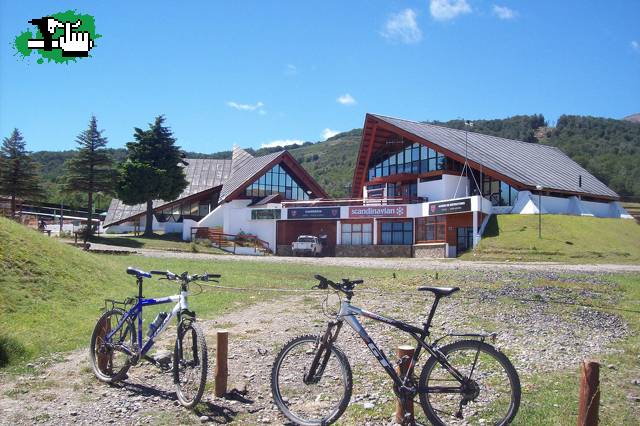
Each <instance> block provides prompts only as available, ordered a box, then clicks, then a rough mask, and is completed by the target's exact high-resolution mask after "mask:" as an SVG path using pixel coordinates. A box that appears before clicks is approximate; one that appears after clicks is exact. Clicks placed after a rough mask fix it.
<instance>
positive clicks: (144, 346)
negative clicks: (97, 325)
mask: <svg viewBox="0 0 640 426" xmlns="http://www.w3.org/2000/svg"><path fill="white" fill-rule="evenodd" d="M138 288H139V292H138V299H137V303H136V304H135V305H134V306H133V307H132V308H131V309H129V311H128V312H126V313H125V314H124V315H123V316H122V318H121V319H120V321H119V322H118V324H117V325H116V327H115V328H114V329H113V330H111V331H110V332H109V333H107V335H106V336H105V342H107V343H110V342H111V338H112V337H113V335H114V334H115V333H117V332H118V331H119V330H120V329H121V328H122V326H123V325H124V324H125V323H126V321H127V320H128V319H130V318H133V320H134V321H135V319H136V318H137V320H138V333H137V335H136V340H137V342H136V345H137V347H136V348H133V349H132V348H128V347H126V346H125V347H123V348H122V350H123V351H124V352H125V353H126V354H127V355H129V356H132V357H134V360H133V361H134V363H135V362H137V361H138V360H140V358H142V357H144V356H145V355H146V354H147V352H148V351H149V349H151V347H153V344H154V343H155V338H156V337H157V336H159V335H160V334H161V333H162V332H163V331H164V330H165V329H166V327H167V325H168V324H169V321H171V318H173V317H174V316H177V317H178V322H180V315H181V314H182V313H183V312H185V311H186V312H189V310H188V309H189V305H188V303H187V295H188V292H187V291H186V288H185V287H184V286H183V287H182V288H181V291H180V294H177V295H174V296H167V297H161V298H158V299H144V298H143V297H142V279H141V278H139V279H138ZM171 302H176V304H175V306H174V307H173V309H172V310H171V312H169V313H168V315H167V317H166V318H165V319H164V321H163V322H162V324H161V325H160V326H159V327H158V328H156V329H155V331H154V332H153V334H152V335H151V336H150V337H149V339H148V340H147V341H146V342H144V341H143V338H142V309H143V308H144V307H145V306H152V305H162V304H165V303H171Z"/></svg>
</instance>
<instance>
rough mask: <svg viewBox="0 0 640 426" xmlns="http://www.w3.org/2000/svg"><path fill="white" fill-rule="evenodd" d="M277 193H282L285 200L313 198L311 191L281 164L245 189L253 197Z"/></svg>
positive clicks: (246, 193) (247, 194)
mask: <svg viewBox="0 0 640 426" xmlns="http://www.w3.org/2000/svg"><path fill="white" fill-rule="evenodd" d="M275 194H280V195H281V196H282V198H283V199H285V200H308V199H309V198H313V197H312V196H311V195H310V191H308V189H307V188H305V187H304V186H302V185H301V184H300V183H298V181H297V180H296V179H294V178H293V177H292V176H291V174H290V173H289V172H288V171H287V170H285V169H284V167H282V166H281V165H279V164H277V165H275V166H273V168H272V169H271V170H269V171H268V172H266V173H265V174H263V175H262V176H260V177H259V178H258V179H256V180H255V181H254V182H253V183H252V184H251V185H249V186H247V189H245V195H246V196H247V197H251V198H262V197H266V196H268V195H275Z"/></svg>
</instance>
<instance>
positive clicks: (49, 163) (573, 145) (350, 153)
mask: <svg viewBox="0 0 640 426" xmlns="http://www.w3.org/2000/svg"><path fill="white" fill-rule="evenodd" d="M432 123H433V124H438V125H441V126H447V127H452V128H458V129H461V128H464V122H463V121H462V120H451V121H447V122H432ZM473 131H474V132H478V133H485V134H491V135H495V136H501V137H506V138H510V139H518V140H524V141H527V142H530V143H543V144H546V145H552V146H557V147H558V148H560V149H562V150H563V151H564V152H565V153H567V154H568V155H569V156H570V157H571V158H573V159H574V160H575V161H577V162H578V163H580V164H581V165H582V166H583V167H585V168H586V169H587V170H589V171H590V172H591V173H593V174H594V175H595V176H597V177H598V178H599V179H601V180H602V181H603V182H605V183H606V184H607V185H609V186H610V187H611V188H612V189H613V190H614V191H616V192H618V193H619V194H620V195H621V196H623V197H634V198H638V197H640V123H636V122H632V121H625V120H614V119H609V118H598V117H586V116H574V115H563V116H561V117H560V118H559V119H558V122H557V123H556V126H555V127H548V126H547V123H546V121H545V119H544V117H543V116H542V115H520V116H514V117H510V118H506V119H496V120H475V121H474V122H473ZM361 135H362V129H353V130H351V131H349V132H344V133H340V134H338V135H336V136H334V137H332V138H330V139H327V140H326V141H323V142H317V143H311V142H305V143H304V144H303V145H296V146H290V147H287V149H288V150H289V151H290V152H291V154H292V155H293V156H294V157H295V158H296V159H297V160H298V161H300V162H301V163H302V165H303V166H304V167H305V168H306V169H307V170H308V171H309V173H310V174H311V175H312V176H313V177H314V178H315V179H316V180H318V182H319V183H320V185H322V186H323V187H324V188H325V189H326V190H327V192H328V193H329V194H330V195H332V196H334V197H344V196H348V195H349V190H348V186H349V185H350V184H351V179H352V177H353V167H354V164H355V161H356V157H357V155H358V147H359V145H360V137H361ZM278 150H281V148H263V149H258V150H249V151H250V152H251V153H253V154H255V155H264V154H268V153H270V152H274V151H278ZM72 153H73V151H60V152H52V151H39V152H35V153H34V154H33V156H34V159H35V160H36V161H37V162H38V163H40V165H41V173H42V175H43V177H44V178H45V180H46V181H47V185H48V189H49V190H48V191H47V192H48V198H49V201H52V202H58V201H59V199H60V198H59V197H60V195H59V194H58V189H57V188H58V184H57V182H58V181H59V179H60V176H61V175H62V171H63V164H64V162H65V161H66V160H67V159H68V158H70V156H71V155H72ZM112 154H113V156H114V158H115V159H116V160H117V161H121V160H122V159H124V157H125V155H126V152H125V150H124V149H114V150H112ZM187 156H188V157H190V158H231V151H221V152H217V153H213V154H202V153H194V152H190V153H187ZM66 199H67V202H72V203H80V202H81V199H82V198H81V197H80V196H77V197H76V198H74V199H69V196H68V195H67V196H66ZM100 204H101V207H102V206H104V205H105V204H107V205H108V199H107V198H106V197H105V199H104V200H101V202H100Z"/></svg>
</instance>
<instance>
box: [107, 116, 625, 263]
mask: <svg viewBox="0 0 640 426" xmlns="http://www.w3.org/2000/svg"><path fill="white" fill-rule="evenodd" d="M187 162H188V165H187V166H186V168H185V174H186V176H187V180H188V181H189V186H188V187H187V188H186V189H185V190H184V191H183V193H182V194H181V195H180V197H178V199H176V200H172V201H170V202H166V201H161V200H157V201H154V209H155V215H154V224H153V227H154V229H155V230H163V231H164V232H181V233H182V235H183V239H185V240H191V239H201V238H214V239H215V238H218V239H221V238H222V239H224V240H227V241H228V240H236V241H240V239H244V240H247V239H249V240H252V241H254V242H256V241H259V242H260V244H261V247H262V248H263V249H264V250H262V251H260V253H262V252H264V251H270V252H273V253H276V254H279V255H290V254H291V243H292V242H293V241H295V240H296V239H297V237H298V236H300V235H315V236H320V235H322V236H323V237H324V241H325V242H326V244H325V248H324V251H323V253H324V254H325V255H328V256H406V257H411V256H416V257H454V256H456V255H457V254H459V253H461V252H463V251H465V250H468V249H470V248H472V247H474V246H475V245H476V244H477V243H478V242H479V241H480V238H481V237H482V234H483V232H484V229H485V227H486V225H487V223H488V221H489V218H490V217H491V215H494V214H538V213H541V214H566V215H582V216H595V217H610V218H631V216H630V215H628V213H627V212H626V211H625V210H624V209H623V208H622V207H621V205H620V203H619V196H618V194H616V193H615V192H614V191H612V190H611V189H610V188H608V187H607V186H606V185H605V184H604V183H602V182H601V181H599V180H598V179H597V178H596V177H594V176H593V175H591V174H590V173H589V172H588V171H586V170H585V169H584V168H582V167H581V166H580V165H578V164H577V163H576V162H574V161H573V160H571V159H570V158H569V157H568V156H567V155H565V154H564V153H563V152H562V151H560V150H559V149H557V148H555V147H551V146H546V145H542V144H537V143H528V142H522V141H517V140H511V139H504V138H499V137H495V136H487V135H483V134H479V133H474V132H470V131H465V130H455V129H450V128H446V127H441V126H436V125H431V124H425V123H419V122H414V121H408V120H402V119H398V118H392V117H386V116H382V115H376V114H367V115H366V117H365V123H364V128H363V133H362V140H361V143H360V149H359V152H358V157H357V160H356V165H355V170H354V174H353V182H352V186H351V188H352V193H351V197H350V198H344V199H331V198H329V197H328V196H327V194H326V193H325V191H324V190H323V189H322V187H321V186H320V185H319V184H318V183H317V182H316V181H315V180H314V179H313V178H312V177H311V176H310V175H309V174H308V173H307V172H306V171H305V169H304V168H303V167H302V166H301V165H300V164H299V163H298V162H297V161H296V160H295V159H294V158H293V156H292V155H291V154H289V153H288V152H287V151H281V152H277V153H273V154H269V155H265V156H262V157H254V156H252V155H250V154H249V153H248V152H246V151H244V150H242V149H240V148H234V150H233V155H232V158H231V159H230V160H229V159H225V160H212V159H188V160H187ZM144 216H145V208H144V205H137V206H127V205H124V204H123V203H122V202H121V201H119V200H117V199H114V200H113V201H112V203H111V206H110V207H109V211H108V213H107V217H106V219H105V223H104V226H105V227H108V229H109V232H114V233H117V232H129V231H131V230H133V229H134V228H136V227H143V226H144V220H145V217H144ZM218 242H219V241H218ZM238 246H239V247H238ZM246 246H247V245H246V244H245V245H239V244H234V251H235V252H236V253H243V252H246V253H247V254H249V253H251V254H254V253H258V251H257V250H256V247H255V246H253V248H249V249H248V248H247V247H246Z"/></svg>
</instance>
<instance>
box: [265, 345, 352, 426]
mask: <svg viewBox="0 0 640 426" xmlns="http://www.w3.org/2000/svg"><path fill="white" fill-rule="evenodd" d="M318 344H319V339H318V337H317V336H300V337H296V338H295V339H293V340H291V341H290V342H289V343H287V344H286V345H285V346H284V347H283V348H282V350H281V351H280V353H279V354H278V356H277V357H276V359H275V361H274V363H273V368H272V370H271V392H272V394H273V400H274V401H275V403H276V405H277V406H278V408H279V409H280V411H281V412H282V414H284V415H285V416H286V417H287V418H288V419H289V420H291V421H292V422H294V423H295V424H298V425H303V426H307V425H329V424H331V423H333V422H335V421H336V420H337V419H338V418H340V416H341V415H342V414H343V413H344V410H345V409H346V408H347V405H349V400H350V399H351V389H352V385H353V383H352V377H351V367H350V366H349V361H348V360H347V357H346V356H345V355H344V353H343V352H342V351H341V350H340V349H339V348H337V347H336V346H335V345H332V346H331V353H330V354H329V356H328V360H327V363H326V367H325V368H324V371H320V370H321V368H319V369H318V370H317V373H318V374H317V376H316V380H313V381H312V382H309V383H305V381H304V378H305V376H306V375H307V373H308V372H309V368H310V366H311V364H312V362H313V359H314V357H315V355H316V352H317V351H318V349H319V345H318ZM323 351H324V349H323ZM323 358H324V353H321V354H320V359H323Z"/></svg>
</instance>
